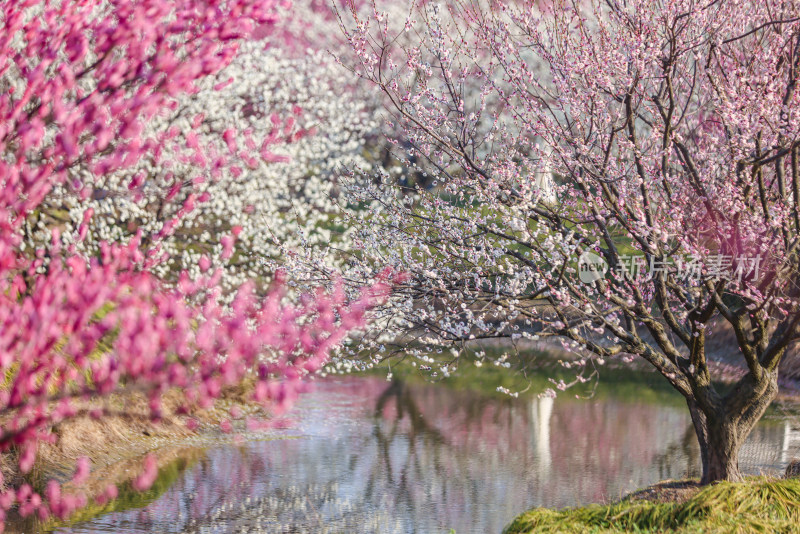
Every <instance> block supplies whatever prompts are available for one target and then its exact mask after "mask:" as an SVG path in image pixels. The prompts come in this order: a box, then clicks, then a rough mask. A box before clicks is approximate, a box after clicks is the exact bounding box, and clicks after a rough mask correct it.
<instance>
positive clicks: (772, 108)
mask: <svg viewBox="0 0 800 534" xmlns="http://www.w3.org/2000/svg"><path fill="white" fill-rule="evenodd" d="M341 16H342V22H343V27H344V29H345V31H346V32H347V35H348V37H349V39H350V42H351V44H352V46H353V49H354V51H355V52H356V54H357V60H355V61H354V62H353V63H352V64H351V67H352V68H353V70H354V72H356V73H357V74H358V75H360V76H361V77H363V78H364V79H366V80H369V81H371V82H372V83H374V84H375V85H376V86H377V87H378V88H380V89H381V90H382V91H383V92H384V93H385V94H386V96H387V98H388V99H389V103H390V105H389V111H390V112H391V114H392V117H393V119H394V121H395V123H396V124H398V125H400V126H401V127H402V128H403V129H404V132H405V136H406V138H407V140H408V142H409V143H410V144H411V145H412V146H413V147H414V150H415V154H414V156H415V158H416V160H417V164H418V165H419V166H420V167H422V168H423V169H424V171H425V172H427V173H429V174H430V175H431V176H433V179H434V180H435V183H436V184H437V185H436V187H435V188H434V189H433V190H427V191H425V190H419V189H418V190H416V191H415V194H414V195H412V196H409V195H407V194H400V193H399V192H398V191H397V190H396V189H395V188H392V187H391V185H387V184H386V183H385V182H382V183H380V184H378V185H373V186H371V187H359V186H358V185H357V183H354V185H353V187H352V193H353V195H355V198H358V199H359V200H361V201H362V202H364V203H366V204H367V205H368V206H370V209H368V210H366V209H365V210H363V212H362V215H361V217H360V219H358V218H356V219H354V220H355V221H356V223H357V224H359V226H360V228H359V230H358V232H357V237H358V239H359V240H360V241H361V242H362V243H363V244H364V246H363V247H362V249H361V250H360V251H359V254H358V255H357V256H356V257H355V258H354V259H353V260H352V261H353V265H354V266H353V269H352V274H351V275H350V276H351V279H352V280H359V276H358V274H359V273H365V272H370V267H371V268H373V269H374V267H375V266H376V265H379V264H381V263H382V262H385V261H386V260H387V258H390V259H391V260H392V261H397V262H398V263H399V264H401V265H402V266H403V268H404V270H406V271H407V272H409V273H412V276H413V278H412V279H411V280H410V281H409V282H408V283H407V284H405V285H404V286H402V287H399V288H398V289H397V291H396V292H395V294H394V297H393V300H392V301H391V306H393V308H392V309H391V311H390V312H389V315H392V316H393V317H395V318H400V319H401V321H400V322H398V323H396V324H397V328H396V329H395V331H396V332H403V331H405V332H416V333H418V334H420V333H421V334H420V335H421V336H423V337H424V339H425V340H427V341H432V342H436V343H440V344H451V345H456V344H460V343H462V342H465V341H468V340H473V339H483V338H504V337H508V338H513V339H517V338H532V339H539V338H546V337H554V338H560V339H561V340H562V341H563V343H564V344H565V346H566V347H567V348H568V349H569V350H572V351H574V352H576V353H578V354H579V355H580V356H581V358H579V363H580V364H583V365H585V366H588V367H590V368H597V366H599V365H601V364H602V363H603V362H604V361H607V360H610V359H623V360H625V361H630V360H631V359H632V358H634V357H638V358H640V359H642V360H644V361H646V362H647V363H649V364H650V365H651V366H652V367H653V368H655V369H656V370H657V371H658V372H660V373H661V374H662V375H663V376H664V378H665V379H666V380H668V381H669V383H670V384H671V385H672V386H673V387H674V388H675V389H676V390H677V391H678V392H680V393H681V394H682V395H683V396H684V397H685V399H686V402H687V404H688V408H689V410H690V412H691V416H692V420H693V422H694V427H695V430H696V434H697V438H698V441H699V443H700V447H701V450H702V464H703V470H702V473H703V474H702V482H703V483H709V482H712V481H715V480H722V479H726V480H736V479H738V478H739V477H740V472H739V467H738V452H739V448H740V446H741V444H742V442H743V441H744V440H745V439H746V438H747V436H748V434H749V433H750V432H751V430H752V429H753V426H754V425H755V424H756V422H757V421H758V420H759V419H760V418H761V416H762V415H763V414H764V411H765V410H766V408H767V406H768V405H769V404H770V402H771V401H772V400H773V399H774V398H775V396H776V394H777V392H778V375H779V365H780V363H781V361H782V360H783V359H786V358H790V357H793V354H792V346H793V343H795V342H796V341H797V340H798V338H800V307H799V306H798V301H799V300H800V290H799V289H798V274H800V273H798V249H799V247H800V170H798V169H799V167H800V164H799V163H798V160H799V159H800V153H799V152H800V136H799V135H798V133H800V113H798V110H800V94H799V93H798V91H797V88H796V87H797V83H798V77H800V4H798V3H797V2H787V1H785V0H766V1H763V0H760V1H755V0H745V1H742V2H695V1H694V0H658V1H651V0H627V1H617V0H602V1H601V0H586V1H580V2H573V1H562V2H554V3H551V4H544V3H538V2H532V1H518V2H504V1H502V0H501V1H496V2H495V1H492V2H465V1H464V2H462V1H460V0H451V1H447V2H444V3H441V4H437V5H434V4H430V3H422V4H420V5H417V6H415V8H413V9H412V10H411V14H410V15H409V17H408V21H407V23H406V25H405V28H403V29H402V30H401V31H400V32H394V31H392V30H391V29H390V27H389V25H388V24H387V17H386V15H385V14H384V13H382V12H381V9H380V6H379V5H377V6H376V8H375V11H374V14H373V15H372V16H371V17H363V16H360V15H359V14H358V13H348V12H347V11H346V10H343V11H342V12H341ZM408 35H413V36H414V40H413V43H412V44H410V45H403V44H398V43H403V42H406V41H404V39H405V40H407V39H408ZM356 174H357V173H355V172H354V175H356ZM376 182H378V180H376ZM720 331H728V332H732V333H733V334H734V335H735V339H736V344H737V345H738V347H737V348H735V349H732V350H733V353H732V354H730V355H729V356H730V357H731V358H738V359H739V361H740V362H741V365H742V367H744V368H746V369H747V372H746V374H745V375H744V376H743V377H742V378H741V379H740V380H738V381H737V382H736V383H734V384H733V385H732V386H730V387H721V386H720V385H719V383H718V382H717V381H716V380H715V378H716V377H715V376H714V372H713V369H714V367H713V365H711V362H710V361H709V358H708V354H707V351H706V346H707V343H708V342H709V341H710V340H713V337H714V336H715V335H718V333H719V332H720Z"/></svg>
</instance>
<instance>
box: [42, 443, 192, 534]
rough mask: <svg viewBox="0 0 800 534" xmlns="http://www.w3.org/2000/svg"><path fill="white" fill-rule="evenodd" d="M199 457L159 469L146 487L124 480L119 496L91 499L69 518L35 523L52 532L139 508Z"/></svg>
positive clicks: (188, 458) (153, 498)
mask: <svg viewBox="0 0 800 534" xmlns="http://www.w3.org/2000/svg"><path fill="white" fill-rule="evenodd" d="M199 459H200V454H199V453H197V452H193V453H190V454H188V455H187V457H183V456H182V457H179V458H176V459H175V460H174V461H172V462H170V463H168V464H167V465H165V466H163V467H162V468H160V469H159V470H158V476H157V478H156V480H155V482H154V483H153V485H152V486H150V488H149V489H147V490H146V491H137V490H136V489H134V488H133V484H132V483H131V482H125V483H123V484H121V485H120V486H119V487H118V491H119V494H118V496H117V498H116V499H114V500H112V501H108V502H106V503H103V504H97V503H95V502H92V501H90V502H89V504H88V505H87V506H86V507H84V508H81V509H80V510H78V511H76V512H75V513H74V514H73V515H72V516H71V517H70V518H69V519H68V520H64V521H61V520H56V519H51V520H49V521H48V522H46V523H44V524H42V523H39V524H37V525H36V529H37V531H39V532H52V531H54V530H56V529H61V528H66V527H70V526H73V525H76V524H77V523H81V522H83V521H88V520H90V519H93V518H95V517H98V516H101V515H105V514H108V513H111V512H124V511H126V510H132V509H136V508H143V507H145V506H147V505H148V504H150V503H152V502H154V501H156V500H157V499H158V498H159V497H161V495H163V494H164V493H165V492H166V491H167V490H168V489H169V488H170V487H171V486H172V485H173V484H174V483H175V482H177V480H178V479H179V478H180V476H181V474H182V473H183V472H184V471H186V470H187V469H188V468H190V467H191V466H192V465H194V464H195V463H196V462H197V461H198V460H199Z"/></svg>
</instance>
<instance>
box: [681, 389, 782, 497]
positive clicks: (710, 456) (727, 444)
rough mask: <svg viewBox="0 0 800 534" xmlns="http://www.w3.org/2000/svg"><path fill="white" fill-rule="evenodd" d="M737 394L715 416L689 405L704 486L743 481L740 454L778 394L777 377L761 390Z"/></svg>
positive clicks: (689, 402)
mask: <svg viewBox="0 0 800 534" xmlns="http://www.w3.org/2000/svg"><path fill="white" fill-rule="evenodd" d="M740 386H743V384H742V383H740ZM736 393H737V395H736V396H734V397H733V398H732V400H731V401H730V402H728V403H725V404H724V405H723V406H722V407H720V408H718V409H717V410H715V411H713V412H712V413H707V412H706V411H704V410H702V409H701V407H700V405H699V404H698V403H697V402H696V401H695V400H692V399H689V400H688V401H687V402H688V404H689V412H690V413H691V415H692V423H693V424H694V430H695V433H696V434H697V441H698V443H699V445H700V459H701V461H702V464H703V474H702V476H701V479H700V483H701V484H710V483H712V482H716V481H718V480H728V481H731V482H735V481H738V480H741V478H742V474H741V472H740V471H739V450H740V449H741V447H742V443H744V441H745V440H746V439H747V436H749V435H750V432H751V431H752V430H753V427H754V426H755V425H756V423H757V422H758V421H759V420H760V419H761V416H762V415H764V412H765V411H766V409H767V407H768V406H769V405H770V403H771V402H772V401H773V400H774V399H775V397H776V395H777V394H778V383H777V376H773V377H770V378H768V379H766V382H764V383H762V384H759V385H758V386H756V385H753V386H750V385H747V384H745V385H744V386H743V387H737V389H736Z"/></svg>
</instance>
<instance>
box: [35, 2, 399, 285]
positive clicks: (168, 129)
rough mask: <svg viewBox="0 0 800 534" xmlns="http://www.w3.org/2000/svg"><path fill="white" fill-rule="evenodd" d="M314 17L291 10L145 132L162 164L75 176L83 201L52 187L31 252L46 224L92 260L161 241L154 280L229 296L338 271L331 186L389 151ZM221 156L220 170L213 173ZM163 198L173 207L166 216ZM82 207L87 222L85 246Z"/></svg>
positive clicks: (338, 45) (342, 234) (311, 9)
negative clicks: (231, 241)
mask: <svg viewBox="0 0 800 534" xmlns="http://www.w3.org/2000/svg"><path fill="white" fill-rule="evenodd" d="M318 4H320V3H319V2H315V1H314V0H306V1H301V2H296V3H294V5H293V7H292V9H291V12H290V16H288V17H287V18H286V19H285V20H281V21H280V22H278V23H276V25H275V26H274V27H271V28H269V29H268V31H267V32H265V33H266V36H261V37H264V38H262V39H259V40H255V39H254V40H252V41H249V42H245V43H242V45H241V48H240V52H239V54H238V55H237V56H236V57H235V58H234V59H233V61H232V62H231V64H230V65H229V66H228V67H226V68H225V69H223V70H222V71H221V72H219V73H218V74H217V75H216V76H214V77H210V78H207V79H204V80H203V82H202V83H201V84H200V85H199V86H198V90H197V92H196V93H195V94H193V95H190V96H188V97H184V98H182V99H181V100H180V101H179V102H178V105H177V106H176V107H175V109H174V110H173V111H172V112H170V113H169V114H167V115H163V116H157V117H154V119H153V120H152V121H150V123H148V124H146V125H145V126H144V127H145V130H146V132H147V133H148V134H149V135H150V136H151V137H152V138H154V139H158V140H159V141H160V142H161V147H160V149H161V154H160V155H159V158H158V161H153V160H143V161H141V162H139V164H138V166H137V167H135V168H134V169H132V170H127V171H126V172H124V173H111V174H107V175H104V176H91V179H88V178H89V176H88V174H89V172H90V171H89V170H87V169H81V170H79V171H77V172H76V179H77V180H79V181H81V182H83V183H86V184H92V186H93V192H92V194H91V197H90V198H89V199H88V200H87V199H81V198H80V197H79V196H78V195H76V194H74V193H73V192H71V190H70V189H69V187H70V184H67V185H66V186H64V187H59V188H58V189H57V190H56V191H54V192H53V195H51V198H53V199H54V200H53V202H52V203H51V205H50V206H48V208H47V209H46V210H45V211H46V213H42V214H41V215H40V216H39V218H38V219H37V218H32V219H31V220H30V221H29V228H28V230H29V232H30V237H31V239H33V240H37V241H39V242H42V243H46V242H47V241H48V240H49V237H50V236H49V233H48V228H49V227H50V226H51V224H52V221H51V220H47V221H46V222H47V224H45V221H44V220H43V218H48V217H49V218H54V219H56V220H57V221H58V222H59V223H61V224H62V225H63V226H62V228H64V231H63V232H62V239H63V240H64V241H65V242H67V243H75V245H76V246H77V247H78V249H79V250H84V251H85V252H87V253H94V252H95V251H96V248H97V246H98V243H100V242H101V241H104V240H109V241H117V242H122V241H125V240H127V239H129V238H130V237H131V236H132V235H133V234H134V233H135V232H137V231H141V232H142V234H143V238H144V241H145V244H148V243H151V242H153V241H158V242H159V245H160V248H161V250H162V251H164V252H167V253H168V254H169V256H168V257H169V259H168V262H169V263H165V264H161V265H159V266H158V267H157V268H156V272H158V273H159V274H161V275H166V274H168V273H169V272H176V271H178V270H182V269H186V270H188V271H189V273H190V275H193V276H196V275H198V274H199V271H200V269H201V267H200V266H201V265H202V264H203V263H206V267H207V266H208V264H209V263H210V266H211V267H221V268H223V270H224V276H223V279H222V283H223V285H224V287H225V288H232V287H237V286H238V285H240V284H241V283H243V282H244V281H246V280H248V279H255V280H257V281H264V282H267V281H268V280H269V279H270V278H271V276H272V274H273V272H274V269H275V268H276V265H278V264H284V265H287V261H286V260H288V266H289V267H291V264H292V261H291V258H292V256H293V255H297V254H299V255H301V256H303V257H304V258H310V257H314V258H315V260H318V261H320V262H322V263H320V264H323V263H324V264H325V265H327V266H335V261H334V258H333V255H334V254H333V252H332V251H333V250H334V249H333V248H332V247H330V246H329V245H330V244H331V243H332V242H343V243H344V242H346V240H347V236H346V233H347V232H346V228H344V227H341V226H339V227H336V226H334V225H333V224H332V223H331V221H330V217H331V213H333V212H334V211H337V210H339V208H340V206H339V202H340V199H339V198H338V189H339V185H338V178H337V176H338V174H339V173H340V172H341V170H342V169H352V168H359V169H363V170H365V171H374V169H375V166H376V164H378V163H379V162H380V161H381V158H383V157H385V156H384V154H385V149H384V148H383V143H384V142H383V139H384V138H383V137H382V136H381V135H380V133H379V131H380V126H381V121H380V117H379V113H378V109H379V106H378V102H377V99H378V98H380V95H378V94H377V92H376V91H375V90H374V88H372V87H369V86H368V85H367V84H366V83H364V82H362V81H360V80H359V79H357V78H356V77H353V76H348V75H347V72H346V71H345V69H344V68H343V67H342V66H341V65H339V64H338V63H337V60H336V54H338V53H341V52H342V50H344V47H346V46H347V43H346V41H345V40H344V37H343V35H342V33H341V30H340V28H339V27H338V22H337V20H336V18H335V17H334V16H333V14H332V13H331V12H330V11H329V10H328V8H327V7H323V6H321V5H318ZM198 147H199V148H198ZM198 154H200V155H199V156H198ZM206 154H207V155H208V158H207V159H206V160H205V161H204V160H203V157H204V156H205V155H206ZM215 155H223V157H224V159H225V162H226V164H225V165H223V166H219V165H217V167H216V168H214V166H213V163H211V162H213V161H214V157H215ZM198 158H199V159H198ZM81 175H83V176H81ZM132 182H133V183H134V184H135V185H133V186H132ZM187 185H190V186H189V187H187ZM182 186H183V187H182ZM167 196H174V200H173V201H172V202H170V203H165V202H164V199H165V198H166V197H167ZM187 201H188V203H187ZM87 207H90V208H92V209H93V212H94V216H93V218H92V220H91V224H90V226H89V230H88V232H87V234H86V236H85V238H84V239H79V238H78V234H79V228H80V227H81V224H82V223H83V222H84V213H85V212H86V210H87ZM168 210H171V211H168ZM176 215H180V218H179V219H177V224H176V225H175V226H174V228H169V230H168V231H164V224H165V222H167V221H170V220H171V219H173V218H174V217H175V216H176ZM231 233H235V234H236V235H237V239H236V247H235V253H234V254H233V257H232V258H229V259H226V260H225V261H223V259H222V258H221V256H223V251H224V249H225V245H224V244H223V243H222V241H223V237H224V236H227V235H229V234H231ZM344 246H349V245H344ZM309 250H313V251H314V252H313V253H311V252H304V251H309ZM317 254H319V255H320V256H319V257H317V256H316V255H317ZM203 256H206V258H208V259H207V260H204V261H201V258H202V257H203ZM303 264H304V265H308V262H304V263H303ZM298 278H300V279H306V278H307V276H300V277H298Z"/></svg>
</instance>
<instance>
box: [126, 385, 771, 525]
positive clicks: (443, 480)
mask: <svg viewBox="0 0 800 534" xmlns="http://www.w3.org/2000/svg"><path fill="white" fill-rule="evenodd" d="M301 404H302V406H301V408H300V409H299V411H298V412H297V414H296V417H297V418H298V421H299V422H298V427H297V428H296V430H293V431H291V432H290V434H291V433H295V434H296V433H298V432H299V433H300V434H301V435H302V436H303V437H301V438H300V439H281V440H273V441H260V442H258V441H254V442H248V443H246V444H244V445H242V446H240V447H233V446H227V447H220V448H216V449H212V450H209V451H208V456H207V458H206V459H205V460H204V461H203V462H201V463H200V464H199V465H198V466H197V467H196V468H195V469H193V470H192V471H191V472H189V473H187V475H186V476H185V477H184V478H183V480H181V482H180V483H179V484H178V485H176V486H175V487H174V488H172V489H171V490H170V492H169V493H168V494H167V495H165V496H164V498H162V499H161V500H160V501H159V502H157V503H155V504H154V505H151V506H150V507H148V509H146V510H143V511H141V512H139V513H138V515H137V513H132V512H128V513H125V514H121V516H123V517H120V518H119V520H117V521H116V523H114V527H115V528H113V529H112V530H115V531H119V532H123V531H128V532H131V531H137V532H151V531H158V532H286V533H289V532H331V533H332V532H352V533H362V532H424V533H427V532H441V531H445V532H446V531H447V530H448V529H449V528H455V529H456V531H457V532H498V531H500V530H501V529H502V527H503V526H504V525H505V524H506V522H507V521H508V520H509V519H510V518H512V517H514V516H515V515H516V514H517V513H519V512H521V511H523V510H525V509H527V508H529V507H531V506H536V505H540V506H555V507H561V506H567V505H573V504H577V503H586V502H590V501H599V500H606V499H613V498H615V497H618V496H619V495H621V494H623V493H626V492H628V491H630V490H633V489H635V488H638V487H641V486H643V485H647V484H650V483H652V482H655V481H657V480H660V479H663V478H676V477H682V476H684V475H685V474H686V472H687V469H688V468H689V466H694V465H697V464H698V461H697V457H696V444H695V443H694V437H693V434H692V433H691V432H689V433H687V432H685V431H684V430H685V429H687V428H689V424H690V422H689V420H688V417H686V416H685V415H684V414H683V412H684V410H681V409H679V408H672V407H664V406H652V405H649V406H648V405H637V404H632V403H625V402H618V401H614V400H613V399H611V400H603V401H599V400H590V401H584V400H581V401H575V400H570V399H568V398H566V397H565V398H559V399H556V400H555V401H553V400H552V399H535V398H534V399H527V400H523V399H516V400H515V399H487V398H486V397H482V396H479V395H475V394H472V393H469V392H461V391H453V390H451V389H448V388H446V387H441V386H427V385H418V384H408V383H403V382H399V381H395V382H391V383H389V384H387V383H386V382H385V381H383V380H379V379H372V378H348V379H343V380H336V381H332V382H324V383H321V384H320V385H319V387H318V389H317V390H316V392H313V393H311V394H310V395H309V396H308V397H306V399H304V400H303V401H302V403H301ZM764 436H765V438H764V439H765V440H766V441H764V442H765V443H767V442H768V441H769V440H770V439H772V438H771V435H767V434H765V435H764Z"/></svg>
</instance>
